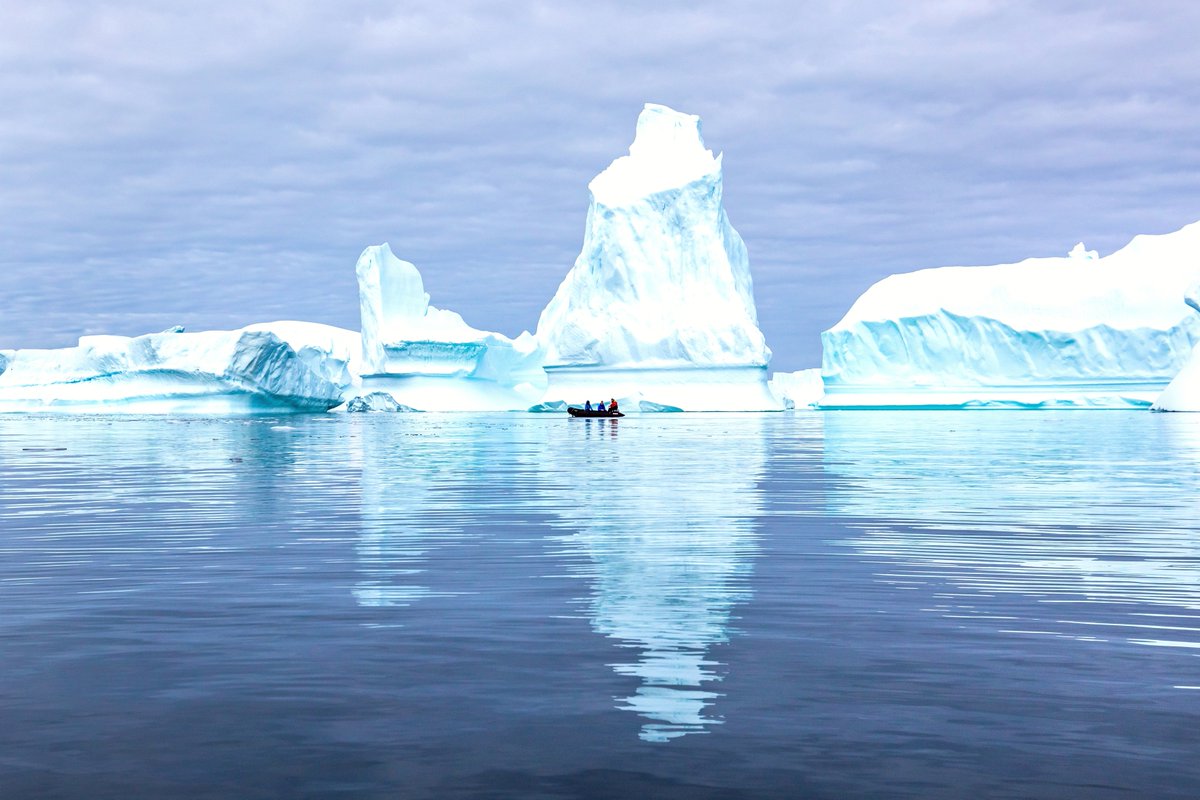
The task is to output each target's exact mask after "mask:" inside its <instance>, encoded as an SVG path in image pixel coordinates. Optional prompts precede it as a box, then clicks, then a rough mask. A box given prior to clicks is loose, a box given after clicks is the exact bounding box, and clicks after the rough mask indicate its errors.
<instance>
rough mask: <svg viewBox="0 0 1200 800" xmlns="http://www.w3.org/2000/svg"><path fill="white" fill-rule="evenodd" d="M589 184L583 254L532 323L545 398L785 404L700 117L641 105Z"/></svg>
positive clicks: (681, 405) (689, 406) (635, 404)
mask: <svg viewBox="0 0 1200 800" xmlns="http://www.w3.org/2000/svg"><path fill="white" fill-rule="evenodd" d="M588 188H589V190H590V192H591V205H590V207H589V209H588V215H587V226H586V229H585V232H584V241H583V249H582V251H581V252H580V254H579V257H578V259H576V261H575V265H574V266H573V267H572V269H571V271H570V272H569V273H568V274H567V277H566V278H565V279H564V280H563V282H562V285H560V286H559V288H558V291H557V293H556V294H555V295H554V298H553V299H552V300H551V301H550V303H549V305H547V306H546V308H545V310H544V311H543V312H542V315H541V318H540V319H539V321H538V327H537V339H538V343H539V344H540V345H541V347H542V348H543V350H544V352H545V369H546V374H547V377H548V379H549V385H548V388H547V391H546V394H545V396H544V398H543V399H544V400H545V401H546V403H548V404H554V403H562V402H582V401H583V400H584V399H585V398H589V397H592V398H595V397H599V396H601V395H603V396H604V397H605V398H607V397H609V396H615V397H617V398H619V399H621V400H623V401H624V402H623V405H624V406H625V407H626V408H633V409H637V408H640V407H645V408H651V407H655V408H662V407H670V408H676V409H685V410H689V411H693V410H694V411H703V410H720V411H733V410H774V409H778V408H780V405H779V403H778V401H776V400H775V398H774V397H773V396H772V394H771V392H770V391H769V390H768V388H767V384H766V378H767V375H766V367H767V364H768V362H769V361H770V358H771V351H770V350H769V349H767V345H766V342H765V340H764V339H763V335H762V332H761V331H760V330H759V328H758V316H757V312H756V310H755V306H754V293H753V284H752V281H751V279H750V262H749V258H748V256H747V253H746V246H745V244H744V243H743V242H742V238H741V236H739V235H738V233H737V231H735V230H734V229H733V226H732V225H730V223H729V218H728V217H727V216H726V214H725V209H724V208H723V207H722V205H721V198H722V175H721V157H720V156H715V157H714V156H713V153H712V151H711V150H708V149H706V148H705V146H704V141H703V139H702V138H701V135H700V119H699V118H698V117H696V116H692V115H690V114H681V113H679V112H677V111H673V110H671V109H669V108H667V107H665V106H660V105H653V104H647V105H646V107H645V109H644V110H643V111H642V113H641V115H640V116H639V117H638V122H637V132H636V135H635V137H634V141H633V144H632V145H630V148H629V155H627V156H622V157H620V158H618V159H616V160H615V161H613V162H612V164H611V165H610V166H609V167H608V168H607V169H605V170H604V171H603V172H601V173H600V174H599V175H597V176H596V177H595V178H594V179H593V180H592V182H591V183H590V184H589V186H588Z"/></svg>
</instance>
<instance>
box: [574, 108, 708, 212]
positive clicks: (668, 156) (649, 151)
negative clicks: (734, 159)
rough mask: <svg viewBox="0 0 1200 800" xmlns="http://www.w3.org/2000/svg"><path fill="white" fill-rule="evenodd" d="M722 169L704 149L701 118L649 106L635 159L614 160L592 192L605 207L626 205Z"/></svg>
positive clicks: (644, 112)
mask: <svg viewBox="0 0 1200 800" xmlns="http://www.w3.org/2000/svg"><path fill="white" fill-rule="evenodd" d="M720 170H721V157H720V156H716V157H714V156H713V154H712V151H711V150H709V149H707V148H706V147H705V146H704V137H703V136H701V134H700V117H698V116H696V115H695V114H684V113H681V112H679V111H675V110H674V109H671V108H668V107H667V106H663V105H658V104H656V103H646V105H645V107H644V108H643V109H642V113H641V114H639V115H638V121H637V129H636V131H635V133H634V136H633V144H631V145H630V146H629V155H627V156H621V157H619V158H617V159H616V160H615V161H613V162H612V164H610V165H609V166H608V168H607V169H605V170H604V171H603V172H601V173H600V174H599V175H597V176H596V177H595V178H593V179H592V182H591V183H590V184H588V189H590V190H591V192H592V198H593V199H594V200H595V201H596V202H597V203H600V204H601V205H605V206H609V207H615V206H623V205H627V204H629V203H631V202H636V201H637V200H638V199H639V198H642V197H646V196H648V195H652V194H657V193H658V192H662V191H666V190H668V189H674V188H677V187H680V186H686V185H687V184H689V183H692V182H693V181H696V180H699V179H701V178H703V177H705V176H706V175H711V174H713V173H715V172H720Z"/></svg>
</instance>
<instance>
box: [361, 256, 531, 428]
mask: <svg viewBox="0 0 1200 800" xmlns="http://www.w3.org/2000/svg"><path fill="white" fill-rule="evenodd" d="M355 272H356V273H357V275H358V292H359V304H360V309H361V315H362V358H363V366H362V370H361V373H362V380H361V386H360V387H359V389H358V391H360V392H362V393H363V394H369V393H372V392H384V393H387V394H390V395H391V396H392V397H393V398H394V399H395V400H396V401H397V402H398V403H400V404H402V405H405V406H409V407H412V408H416V409H421V410H430V411H433V410H436V411H507V410H518V409H525V408H528V407H529V406H530V405H532V404H534V403H535V402H537V400H538V399H539V398H540V396H541V393H542V389H543V388H544V385H545V376H544V374H543V373H542V370H541V360H540V354H539V352H538V348H537V345H536V343H535V341H534V339H533V337H532V336H530V335H529V334H528V333H523V334H522V335H521V336H519V337H517V338H516V339H509V338H508V337H507V336H504V335H502V334H499V333H493V332H491V331H481V330H477V329H475V328H472V327H471V326H470V325H468V324H467V323H466V322H465V321H464V320H463V318H462V317H461V316H460V315H458V314H456V313H455V312H453V311H446V310H443V309H440V308H436V307H434V306H431V305H430V304H429V295H428V294H427V293H426V292H425V286H424V282H423V281H422V280H421V273H420V272H419V271H418V270H417V268H416V267H415V266H414V265H413V264H411V263H410V262H408V261H403V260H401V259H399V258H397V257H396V256H395V254H393V253H392V249H391V247H389V246H388V245H387V244H382V245H374V246H371V247H368V248H366V249H365V250H363V252H362V255H361V256H359V259H358V264H357V266H356V268H355Z"/></svg>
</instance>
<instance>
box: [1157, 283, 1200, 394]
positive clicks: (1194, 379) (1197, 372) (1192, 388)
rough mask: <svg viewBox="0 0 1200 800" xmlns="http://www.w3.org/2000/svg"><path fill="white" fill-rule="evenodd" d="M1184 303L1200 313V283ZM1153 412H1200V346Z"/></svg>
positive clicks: (1164, 392) (1186, 297)
mask: <svg viewBox="0 0 1200 800" xmlns="http://www.w3.org/2000/svg"><path fill="white" fill-rule="evenodd" d="M1184 302H1185V303H1186V304H1187V305H1188V306H1190V307H1191V308H1192V309H1194V310H1195V311H1197V312H1200V283H1197V284H1195V285H1194V286H1192V288H1191V289H1189V290H1188V293H1187V295H1186V296H1185V297H1184ZM1151 410H1153V411H1200V345H1197V346H1196V347H1195V348H1193V349H1192V355H1191V357H1190V358H1189V359H1188V362H1187V363H1186V364H1184V366H1183V369H1181V370H1180V371H1179V374H1178V375H1176V376H1175V378H1174V380H1172V381H1171V383H1170V384H1168V385H1167V388H1166V389H1164V390H1163V393H1162V394H1160V395H1159V396H1158V399H1157V400H1155V401H1154V405H1153V406H1151Z"/></svg>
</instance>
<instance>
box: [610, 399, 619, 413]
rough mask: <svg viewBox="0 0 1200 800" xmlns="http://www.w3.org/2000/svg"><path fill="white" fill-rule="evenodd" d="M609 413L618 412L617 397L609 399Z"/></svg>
mask: <svg viewBox="0 0 1200 800" xmlns="http://www.w3.org/2000/svg"><path fill="white" fill-rule="evenodd" d="M608 413H610V414H615V413H617V399H616V398H615V397H614V398H613V399H611V400H609V401H608Z"/></svg>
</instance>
